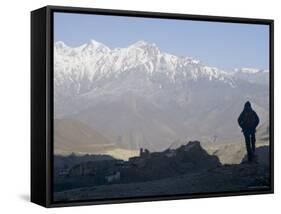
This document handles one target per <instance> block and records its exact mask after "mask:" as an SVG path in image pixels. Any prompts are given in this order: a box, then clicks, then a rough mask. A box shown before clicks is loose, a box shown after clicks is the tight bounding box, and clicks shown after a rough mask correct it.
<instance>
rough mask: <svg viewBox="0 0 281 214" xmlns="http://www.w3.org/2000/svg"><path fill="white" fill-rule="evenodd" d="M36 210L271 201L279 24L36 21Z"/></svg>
mask: <svg viewBox="0 0 281 214" xmlns="http://www.w3.org/2000/svg"><path fill="white" fill-rule="evenodd" d="M31 98H32V101H31V201H32V202H34V203H37V204H40V205H43V206H45V207H57V206H70V205H86V204H102V203H121V202H137V201H153V200H167V199H183V198H198V197H213V196H235V195H246V194H249V195H250V194H263V193H273V20H265V19H249V18H233V17H216V16H198V15H186V14H169V13H156V12H137V11H121V10H105V9H88V8H72V7H58V6H47V7H44V8H41V9H38V10H35V11H33V12H32V13H31Z"/></svg>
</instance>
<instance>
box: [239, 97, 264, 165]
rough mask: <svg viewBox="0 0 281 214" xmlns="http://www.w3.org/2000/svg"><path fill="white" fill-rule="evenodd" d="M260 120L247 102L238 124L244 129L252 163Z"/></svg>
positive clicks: (248, 153)
mask: <svg viewBox="0 0 281 214" xmlns="http://www.w3.org/2000/svg"><path fill="white" fill-rule="evenodd" d="M259 122H260V120H259V117H258V115H257V113H256V112H255V111H254V110H253V109H252V107H251V103H250V102H249V101H247V102H246V103H245V105H244V110H243V111H242V113H241V114H240V116H239V118H238V124H239V126H240V127H241V128H242V132H243V134H244V137H245V142H246V148H247V156H248V161H249V162H252V161H253V160H254V157H255V150H256V145H255V143H256V136H255V133H256V128H257V126H258V124H259Z"/></svg>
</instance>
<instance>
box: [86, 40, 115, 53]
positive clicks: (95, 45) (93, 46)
mask: <svg viewBox="0 0 281 214" xmlns="http://www.w3.org/2000/svg"><path fill="white" fill-rule="evenodd" d="M83 47H84V48H83V50H82V51H83V52H87V53H88V54H95V53H108V52H110V48H109V47H107V46H106V45H104V44H102V43H100V42H97V41H95V40H90V41H89V42H88V43H87V44H85V45H83Z"/></svg>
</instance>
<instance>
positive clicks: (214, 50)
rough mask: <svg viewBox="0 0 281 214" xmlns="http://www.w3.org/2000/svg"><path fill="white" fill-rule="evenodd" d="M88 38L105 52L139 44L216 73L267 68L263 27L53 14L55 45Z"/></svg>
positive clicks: (266, 35) (266, 36) (265, 29)
mask: <svg viewBox="0 0 281 214" xmlns="http://www.w3.org/2000/svg"><path fill="white" fill-rule="evenodd" d="M91 39H94V40H96V41H99V42H102V43H104V44H105V45H107V46H108V47H110V48H116V47H127V46H128V45H130V44H132V43H134V42H136V41H138V40H145V41H147V42H151V43H155V44H156V45H157V46H158V47H159V48H160V49H161V51H164V52H167V53H171V54H175V55H180V56H191V57H194V58H196V59H200V60H201V61H203V62H204V63H205V64H207V65H210V66H216V67H219V68H222V69H232V68H239V67H255V68H264V69H268V68H269V26H267V25H255V24H232V23H218V22H203V21H187V20H167V19H155V18H154V19H152V18H134V17H121V16H104V15H86V14H74V13H55V15H54V40H55V42H56V41H63V42H65V43H66V44H67V45H69V46H72V47H74V46H79V45H81V44H84V43H86V42H88V41H90V40H91Z"/></svg>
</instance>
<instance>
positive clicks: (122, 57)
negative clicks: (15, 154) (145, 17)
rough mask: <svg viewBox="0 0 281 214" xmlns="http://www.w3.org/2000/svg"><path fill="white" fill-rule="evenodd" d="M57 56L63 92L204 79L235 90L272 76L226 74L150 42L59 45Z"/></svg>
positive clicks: (240, 71) (57, 77)
mask: <svg viewBox="0 0 281 214" xmlns="http://www.w3.org/2000/svg"><path fill="white" fill-rule="evenodd" d="M54 56H55V57H54V66H55V77H54V78H55V84H56V85H57V86H58V87H57V88H61V89H60V90H59V91H60V92H61V93H65V91H69V89H68V88H72V89H71V93H73V94H81V93H86V92H89V91H90V90H92V89H93V88H94V87H96V86H97V85H102V86H103V85H106V84H110V83H113V82H116V80H118V81H121V82H120V83H119V84H123V82H124V81H128V82H127V84H129V85H132V86H134V87H135V84H137V82H141V81H142V82H141V83H139V84H141V85H151V84H152V85H153V84H157V85H158V86H157V87H159V85H163V84H166V85H167V84H173V85H174V86H175V87H179V88H180V87H182V86H183V85H188V84H189V82H188V81H201V80H202V81H213V82H216V83H214V84H217V83H220V84H225V85H227V86H230V87H232V88H234V87H236V82H237V81H240V80H243V81H248V82H251V83H259V84H267V83H268V76H269V75H268V73H266V72H265V71H259V70H258V69H250V68H242V69H236V70H235V71H233V72H225V71H222V70H220V69H218V68H216V67H210V66H207V65H204V64H203V63H201V62H200V61H199V60H197V59H193V58H191V57H179V56H175V55H172V54H169V53H165V52H162V51H160V49H159V48H158V47H157V46H156V44H154V43H148V42H146V41H137V42H135V43H133V44H132V45H130V46H128V47H126V48H115V49H110V48H109V47H107V46H106V45H104V44H102V43H100V42H97V41H95V40H91V41H89V42H88V43H86V44H83V45H81V46H78V47H69V46H67V45H66V44H64V43H63V42H56V43H55V44H54ZM174 86H173V87H174ZM167 87H171V86H167Z"/></svg>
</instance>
